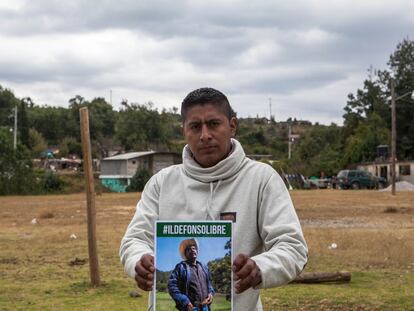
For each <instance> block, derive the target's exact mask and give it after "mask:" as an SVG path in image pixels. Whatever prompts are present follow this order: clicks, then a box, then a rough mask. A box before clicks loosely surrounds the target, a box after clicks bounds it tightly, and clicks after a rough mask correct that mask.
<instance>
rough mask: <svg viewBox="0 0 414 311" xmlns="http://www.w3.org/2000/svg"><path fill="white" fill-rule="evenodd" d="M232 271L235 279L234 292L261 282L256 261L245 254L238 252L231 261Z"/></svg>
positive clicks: (241, 291)
mask: <svg viewBox="0 0 414 311" xmlns="http://www.w3.org/2000/svg"><path fill="white" fill-rule="evenodd" d="M233 272H234V274H235V279H236V281H237V282H236V285H235V289H236V294H241V293H243V292H244V291H245V290H246V289H249V288H250V287H254V286H256V285H258V284H260V282H262V275H261V273H260V269H259V267H258V266H257V265H256V262H255V261H254V260H252V259H250V257H249V256H247V255H245V254H238V255H237V256H236V258H235V259H234V262H233Z"/></svg>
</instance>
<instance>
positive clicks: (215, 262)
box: [153, 221, 233, 311]
mask: <svg viewBox="0 0 414 311" xmlns="http://www.w3.org/2000/svg"><path fill="white" fill-rule="evenodd" d="M155 231H156V232H155V267H156V274H155V282H154V293H155V295H154V304H153V305H154V306H155V308H154V310H156V311H174V310H193V311H214V310H217V311H218V310H220V311H231V310H233V275H232V270H231V263H232V262H233V257H232V222H231V221H196V222H192V221H191V222H190V221H188V222H186V221H180V222H177V221H157V222H156V223H155ZM177 307H178V308H177Z"/></svg>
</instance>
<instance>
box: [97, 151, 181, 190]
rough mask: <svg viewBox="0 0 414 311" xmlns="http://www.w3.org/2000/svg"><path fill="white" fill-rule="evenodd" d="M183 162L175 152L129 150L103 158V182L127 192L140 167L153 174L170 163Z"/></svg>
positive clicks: (107, 185) (114, 188) (109, 186)
mask: <svg viewBox="0 0 414 311" xmlns="http://www.w3.org/2000/svg"><path fill="white" fill-rule="evenodd" d="M181 162H182V159H181V154H178V153H175V152H157V151H143V152H129V153H124V154H119V155H116V156H113V157H108V158H104V159H103V160H101V174H100V176H99V179H100V180H101V183H102V184H103V185H104V186H105V187H108V188H110V189H111V190H113V191H116V192H125V189H126V187H127V186H128V185H129V184H130V181H131V178H132V177H133V176H134V174H135V172H136V171H137V168H138V167H145V168H147V169H148V170H149V171H150V172H151V173H152V174H155V173H157V172H158V171H160V170H161V169H163V168H165V167H168V166H170V165H174V164H179V163H181Z"/></svg>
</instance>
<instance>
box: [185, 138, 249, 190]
mask: <svg viewBox="0 0 414 311" xmlns="http://www.w3.org/2000/svg"><path fill="white" fill-rule="evenodd" d="M231 144H232V151H231V152H230V154H229V155H228V156H227V158H225V159H223V160H221V161H220V162H219V163H217V164H216V165H214V166H212V167H206V168H204V167H201V166H200V165H199V164H198V163H197V162H196V161H195V160H194V157H193V154H192V152H191V150H190V147H189V146H188V145H186V146H185V147H184V149H183V165H184V171H185V173H186V174H187V175H188V176H190V177H192V178H194V179H196V180H198V181H201V182H204V183H210V182H213V181H218V180H223V179H227V178H229V177H231V176H233V175H234V174H236V173H237V172H238V171H239V170H240V169H241V168H242V167H243V164H244V163H245V160H246V154H245V153H244V150H243V147H242V146H241V144H240V143H239V142H238V141H237V140H235V139H233V138H232V139H231Z"/></svg>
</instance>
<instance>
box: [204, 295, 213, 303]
mask: <svg viewBox="0 0 414 311" xmlns="http://www.w3.org/2000/svg"><path fill="white" fill-rule="evenodd" d="M212 302H213V295H212V294H208V297H207V298H206V299H205V300H204V301H203V303H202V304H203V305H210V304H211V303H212Z"/></svg>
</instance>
